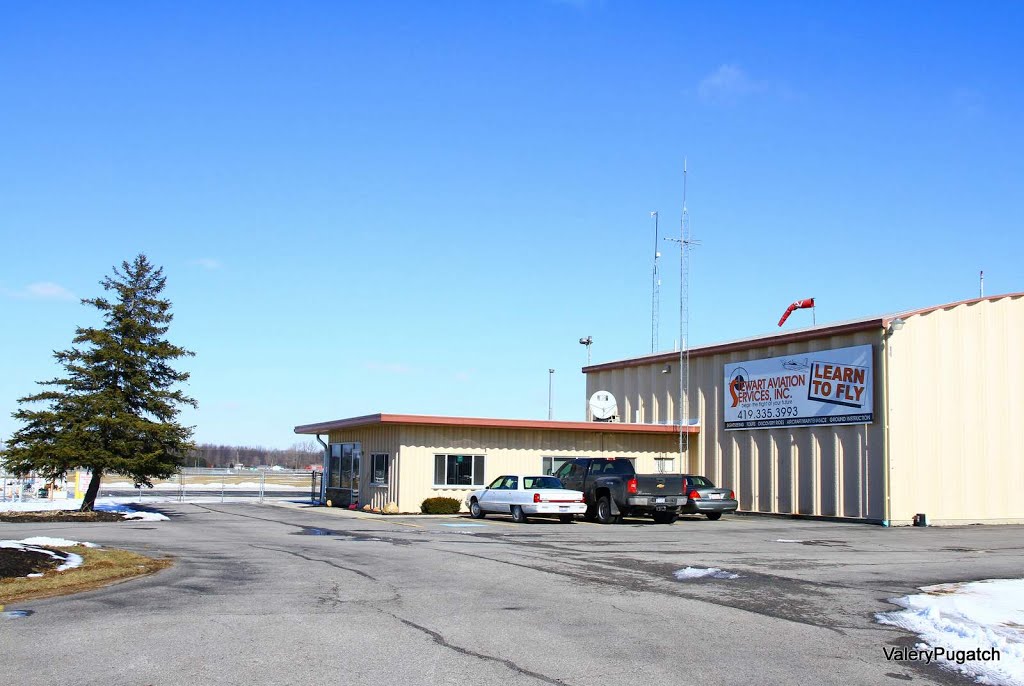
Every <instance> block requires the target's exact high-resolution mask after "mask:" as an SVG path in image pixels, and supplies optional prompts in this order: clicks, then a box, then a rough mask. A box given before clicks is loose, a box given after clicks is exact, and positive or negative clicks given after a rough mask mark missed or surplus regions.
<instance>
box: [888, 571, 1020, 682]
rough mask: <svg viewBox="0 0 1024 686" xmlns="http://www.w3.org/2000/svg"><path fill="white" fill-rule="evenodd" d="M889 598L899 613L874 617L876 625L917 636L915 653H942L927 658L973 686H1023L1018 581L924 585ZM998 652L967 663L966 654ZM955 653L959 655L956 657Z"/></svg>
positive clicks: (1000, 580)
mask: <svg viewBox="0 0 1024 686" xmlns="http://www.w3.org/2000/svg"><path fill="white" fill-rule="evenodd" d="M921 590H922V591H924V593H919V594H915V595H909V596H904V597H902V598H894V599H892V601H891V602H893V603H895V604H897V605H899V606H901V607H904V608H906V609H904V610H896V611H894V612H880V613H878V614H876V615H875V618H876V619H877V621H878V622H879V623H881V624H888V625H891V626H896V627H900V628H901V629H906V630H907V631H910V632H913V633H915V634H917V635H918V636H919V637H920V638H921V640H922V643H919V644H918V645H917V648H918V649H922V650H931V649H936V648H942V649H943V650H944V651H945V653H946V655H945V656H942V655H937V656H935V657H934V658H933V659H934V660H935V661H936V662H938V663H939V664H941V665H943V666H944V667H946V668H948V669H951V670H958V671H960V672H962V673H963V674H965V675H967V676H969V677H972V678H974V679H975V681H977V682H978V683H984V684H1006V685H1007V686H1024V630H1022V629H1024V579H988V580H985V581H974V582H970V583H955V584H938V585H935V586H924V587H922V588H921ZM992 648H994V649H996V650H998V651H999V659H998V660H989V661H984V662H982V661H976V660H967V659H966V657H968V655H967V652H966V651H978V650H987V649H992ZM957 651H964V652H961V653H960V654H959V655H958V654H957Z"/></svg>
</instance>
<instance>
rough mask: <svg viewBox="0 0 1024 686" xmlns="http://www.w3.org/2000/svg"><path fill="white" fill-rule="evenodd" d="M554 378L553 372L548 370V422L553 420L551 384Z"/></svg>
mask: <svg viewBox="0 0 1024 686" xmlns="http://www.w3.org/2000/svg"><path fill="white" fill-rule="evenodd" d="M554 378H555V370H554V369H549V370H548V421H551V420H552V419H554V414H553V410H552V404H551V399H552V397H553V396H552V388H553V386H552V383H551V382H552V381H553V380H554Z"/></svg>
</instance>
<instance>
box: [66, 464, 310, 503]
mask: <svg viewBox="0 0 1024 686" xmlns="http://www.w3.org/2000/svg"><path fill="white" fill-rule="evenodd" d="M317 474H318V472H315V471H308V470H287V469H281V470H274V469H255V470H250V469H204V468H192V467H188V468H185V469H182V470H181V472H179V473H178V474H175V475H174V476H172V477H171V478H169V479H154V480H153V488H146V487H140V486H139V485H138V484H134V483H132V482H131V481H127V480H124V479H123V478H121V477H119V476H117V475H112V476H109V477H105V478H104V480H103V481H102V482H101V483H100V496H101V497H108V496H109V497H121V498H124V497H137V498H138V499H139V501H140V502H141V501H145V500H146V499H147V498H149V499H154V498H161V499H163V500H167V499H172V500H178V501H179V502H185V501H187V500H195V499H211V498H212V499H219V500H221V501H222V502H223V501H225V500H227V499H236V498H244V499H252V500H256V501H258V502H263V500H264V499H265V498H292V499H301V500H307V499H309V497H310V493H311V490H312V488H313V484H314V483H315V481H316V479H317ZM80 479H81V481H80V483H81V490H82V491H84V490H85V487H86V486H87V485H88V477H87V476H83V477H80Z"/></svg>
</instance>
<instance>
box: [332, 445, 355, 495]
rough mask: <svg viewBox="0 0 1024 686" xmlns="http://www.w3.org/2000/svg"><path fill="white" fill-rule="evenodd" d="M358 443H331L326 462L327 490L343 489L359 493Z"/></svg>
mask: <svg viewBox="0 0 1024 686" xmlns="http://www.w3.org/2000/svg"><path fill="white" fill-rule="evenodd" d="M361 456H362V446H361V445H360V444H359V443H331V453H330V459H329V460H328V462H327V488H345V489H351V490H352V491H355V492H358V491H359V460H360V457H361Z"/></svg>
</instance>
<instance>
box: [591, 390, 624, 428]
mask: <svg viewBox="0 0 1024 686" xmlns="http://www.w3.org/2000/svg"><path fill="white" fill-rule="evenodd" d="M618 414H619V406H618V403H616V402H615V396H614V395H612V394H611V393H609V392H608V391H598V392H597V393H595V394H594V395H592V396H590V416H591V417H592V418H593V420H594V421H595V422H610V421H613V420H614V419H615V418H616V417H617V416H618Z"/></svg>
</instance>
